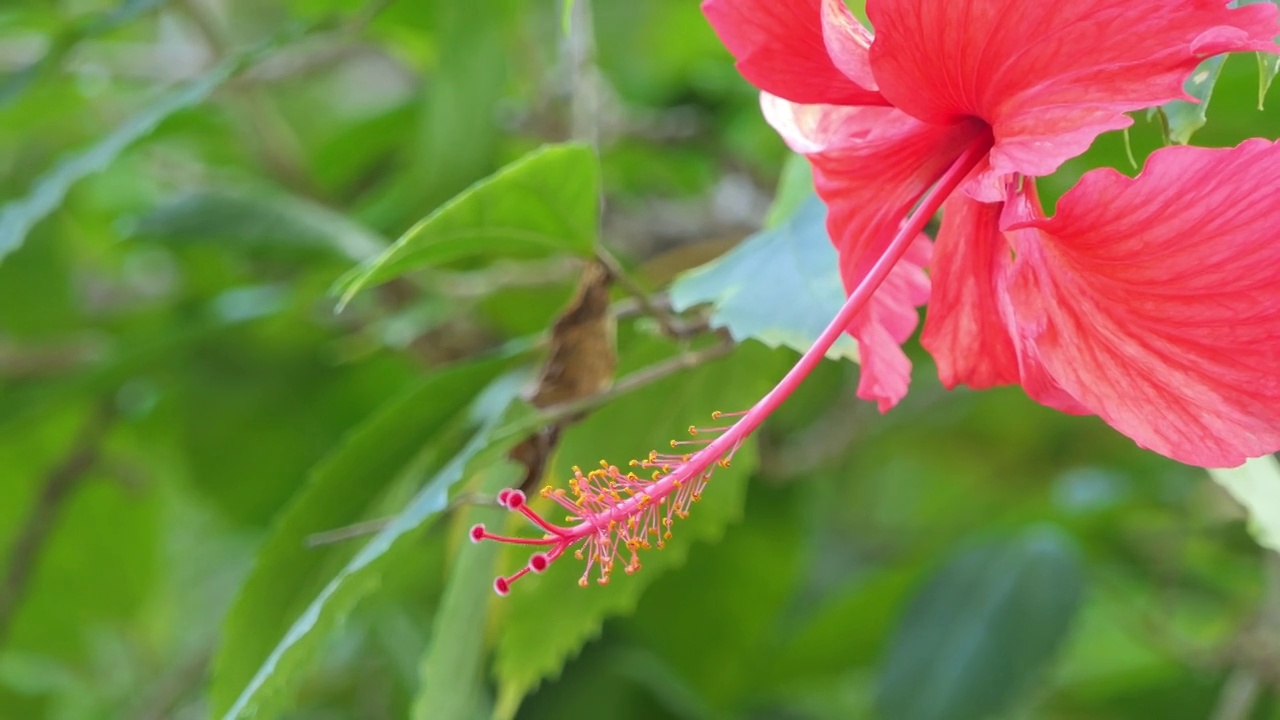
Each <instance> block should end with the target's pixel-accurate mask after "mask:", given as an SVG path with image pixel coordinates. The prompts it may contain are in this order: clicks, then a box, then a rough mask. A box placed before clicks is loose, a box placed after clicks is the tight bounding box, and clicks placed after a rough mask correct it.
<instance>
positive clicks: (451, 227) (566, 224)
mask: <svg viewBox="0 0 1280 720" xmlns="http://www.w3.org/2000/svg"><path fill="white" fill-rule="evenodd" d="M599 212H600V175H599V170H598V168H597V164H596V158H595V153H594V152H592V150H591V149H590V148H589V147H587V146H585V145H572V144H571V145H550V146H546V147H543V148H541V149H539V150H536V151H534V152H532V153H530V154H528V155H526V156H524V157H523V158H521V159H520V160H517V161H516V162H514V163H512V164H510V165H508V166H506V167H505V168H503V169H502V170H499V171H498V172H497V173H496V174H494V175H492V176H490V177H488V178H485V179H484V180H481V181H480V182H478V183H476V184H475V185H472V186H471V187H470V188H468V189H467V190H465V191H463V193H462V194H461V195H458V196H457V197H455V198H454V199H452V200H450V201H449V202H448V203H446V204H445V205H443V206H442V207H440V208H439V209H438V210H436V211H435V212H433V213H431V214H430V215H428V216H427V217H426V218H425V219H424V220H422V221H421V222H419V223H418V224H417V225H414V226H413V227H412V228H410V229H409V231H408V232H407V233H405V234H404V235H403V236H401V238H400V239H399V240H397V241H396V242H395V244H394V245H392V246H391V247H390V248H389V249H388V250H387V251H386V252H384V253H383V254H382V255H380V256H379V257H377V258H375V259H374V260H373V261H371V262H369V263H367V264H365V265H363V266H361V267H358V268H356V269H355V270H353V271H352V272H350V273H348V274H347V275H346V276H344V277H343V278H342V279H341V280H339V281H338V290H339V291H340V292H341V293H342V302H343V303H344V304H345V303H346V302H347V301H349V300H350V299H351V298H352V297H353V296H355V294H356V293H358V292H360V291H361V290H363V289H364V288H366V287H369V286H371V285H377V284H379V283H383V282H386V281H387V280H390V279H392V278H394V277H397V276H399V275H402V274H404V273H406V272H409V271H411V270H414V269H416V268H421V267H426V266H430V265H436V264H439V263H443V262H449V261H452V260H457V259H459V258H464V257H470V256H475V255H483V256H486V257H495V256H499V255H505V254H525V255H527V254H529V253H531V252H532V253H534V254H538V255H546V254H550V253H555V252H571V253H575V254H578V255H584V256H585V255H590V254H591V253H592V252H593V249H594V248H595V243H596V235H597V225H598V223H599Z"/></svg>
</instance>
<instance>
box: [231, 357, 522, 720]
mask: <svg viewBox="0 0 1280 720" xmlns="http://www.w3.org/2000/svg"><path fill="white" fill-rule="evenodd" d="M499 367H500V366H495V365H494V364H493V363H485V364H481V365H476V366H470V367H465V368H461V369H458V370H456V371H452V372H447V373H444V374H441V375H438V376H435V377H433V378H431V379H429V380H427V381H426V382H425V383H424V384H423V385H422V386H421V387H420V388H418V389H417V390H415V391H414V392H412V393H409V394H408V395H406V396H405V397H403V398H400V399H398V400H396V401H394V402H392V403H391V404H390V405H389V406H388V407H387V408H386V410H385V411H383V412H381V413H379V414H378V415H377V416H375V417H373V418H372V419H370V420H369V421H368V422H367V423H366V424H365V425H363V426H362V427H360V428H359V429H357V430H356V431H355V432H354V433H352V435H351V437H350V438H348V440H347V441H346V442H345V443H343V445H342V446H341V447H339V448H338V449H337V450H335V451H334V454H333V455H332V456H330V457H329V458H328V459H327V460H325V461H324V462H322V463H321V464H320V465H319V466H318V467H317V469H316V471H315V473H314V474H313V476H312V478H311V480H310V482H309V485H308V487H307V488H306V489H304V490H303V492H302V495H301V496H300V497H299V498H298V500H297V501H296V502H295V503H294V504H293V505H292V506H291V507H290V508H289V509H288V510H287V511H285V513H284V514H283V516H282V519H281V521H280V522H279V523H278V525H277V526H276V528H275V529H274V530H273V533H272V536H271V538H270V539H269V540H268V542H267V543H266V545H265V546H264V548H263V550H262V552H261V553H260V554H259V557H258V563H257V565H256V567H255V568H254V571H253V574H252V575H251V576H250V578H249V580H248V582H247V583H246V584H245V587H244V589H243V590H242V591H241V593H240V595H239V597H238V598H237V600H236V602H235V605H234V607H233V608H232V610H231V613H230V614H229V616H228V618H227V621H226V624H225V627H224V632H223V646H222V647H221V648H220V651H219V653H218V656H217V659H216V663H215V666H214V673H213V681H212V686H211V688H210V699H211V704H212V708H213V714H214V715H215V716H221V717H223V718H227V719H228V720H229V719H230V718H236V717H241V716H244V715H247V714H250V713H251V711H256V712H261V713H264V714H266V715H267V716H271V715H272V714H273V713H272V712H271V710H272V709H274V708H277V707H278V703H282V699H281V698H280V697H279V696H280V695H281V694H283V693H284V692H286V691H287V690H288V689H290V687H291V686H290V678H291V675H292V673H294V672H296V671H297V669H298V668H299V667H300V666H301V665H302V664H303V663H304V662H305V661H306V660H307V658H308V657H309V656H310V654H311V653H312V652H313V651H314V650H315V648H316V646H317V644H318V643H319V642H320V640H321V639H322V638H323V637H324V635H325V634H326V633H328V632H329V631H330V630H332V629H333V628H334V627H336V626H337V625H338V623H339V622H340V621H341V619H342V618H343V617H344V616H345V615H346V613H348V612H349V611H350V610H351V609H352V608H353V607H354V606H355V604H356V603H357V602H358V601H359V600H360V599H361V598H362V597H364V596H365V595H366V594H367V593H368V592H369V591H370V590H371V589H372V588H373V587H374V585H376V583H377V580H378V576H379V574H380V570H381V568H380V563H379V562H378V561H379V560H380V559H382V558H383V556H384V555H386V553H387V552H388V551H389V550H390V549H391V548H392V546H393V545H394V544H395V543H396V542H397V541H398V540H400V539H401V537H403V536H404V535H405V534H406V533H408V532H409V531H411V530H414V529H416V528H418V527H421V526H423V525H425V524H426V523H428V522H434V521H435V520H437V519H438V518H439V515H440V512H441V511H442V510H444V508H445V506H446V505H447V503H448V498H449V491H450V489H451V488H452V487H453V485H454V484H456V483H457V482H458V481H459V480H461V479H462V477H463V474H464V471H465V470H466V467H467V463H468V462H469V461H470V460H471V459H472V458H473V457H474V456H476V455H477V454H478V453H479V452H480V451H482V450H484V449H485V448H486V447H487V446H488V445H489V444H490V442H491V439H492V435H493V433H494V430H495V429H496V428H497V427H498V424H499V423H500V421H501V419H502V417H503V414H504V412H505V410H506V408H507V407H508V406H509V405H510V404H511V402H512V401H513V400H514V399H515V397H516V394H517V391H518V390H519V387H520V384H521V378H519V377H515V376H504V377H502V378H499V379H498V380H497V381H495V382H494V383H493V384H491V385H490V386H489V387H488V388H487V389H486V390H485V391H484V392H483V393H481V394H480V396H479V397H477V398H476V399H475V400H474V401H472V402H470V403H468V402H467V401H468V400H469V399H470V398H471V397H473V395H474V394H475V393H476V392H477V391H478V390H479V388H480V387H482V386H483V383H484V382H485V381H486V380H488V378H490V377H492V376H493V374H494V373H495V372H496V371H497V370H498V369H499ZM464 408H467V409H466V410H465V411H464ZM464 412H465V414H466V417H465V423H466V425H469V426H470V427H471V428H472V429H473V432H472V433H471V436H470V439H469V440H467V441H466V444H465V445H464V446H463V447H462V449H461V450H459V451H457V453H456V454H453V455H452V456H451V457H450V455H449V454H448V453H443V454H442V460H443V458H448V461H447V462H444V463H443V464H442V466H441V467H440V469H439V470H438V471H437V472H435V474H434V476H433V477H432V478H431V480H430V481H429V482H428V483H426V484H425V486H423V488H422V489H421V490H420V491H419V492H418V493H417V494H416V495H415V496H414V497H413V499H412V500H411V501H410V502H409V503H408V505H407V506H406V507H405V508H404V509H403V510H402V511H401V512H400V513H399V514H397V515H396V517H395V518H394V519H393V520H392V521H391V522H390V524H388V525H387V526H386V527H385V528H383V529H382V530H381V531H379V532H378V533H377V534H375V535H374V536H373V537H372V539H370V540H369V541H368V543H366V544H365V545H364V546H363V547H362V548H361V549H360V550H359V551H358V552H357V553H356V554H355V555H354V557H352V558H351V559H350V560H349V561H348V562H346V564H345V565H344V566H343V567H342V568H341V570H339V571H338V572H337V574H336V575H335V576H333V577H332V578H329V579H324V578H318V577H316V573H318V571H319V568H320V567H321V563H322V559H321V558H318V557H315V556H314V555H315V554H314V551H308V550H306V548H305V546H304V543H303V541H304V538H306V537H307V535H309V534H311V533H314V532H318V531H321V530H329V529H332V528H334V527H337V526H340V525H344V524H347V523H349V522H351V521H352V520H353V519H356V518H357V517H359V513H360V512H361V511H362V510H363V509H364V508H366V507H367V506H368V505H369V504H370V503H371V502H373V500H374V499H375V498H376V496H377V494H378V492H379V490H380V489H381V487H382V486H381V485H380V481H381V482H385V481H386V480H387V479H388V478H391V477H394V476H396V475H398V474H400V473H403V472H405V471H406V470H409V469H412V466H413V465H414V464H415V461H416V460H417V459H418V458H419V457H420V456H422V454H423V453H424V452H427V451H429V450H430V449H431V448H430V445H429V444H430V443H431V441H432V439H433V438H435V437H436V436H437V435H438V434H439V433H441V432H442V431H443V430H444V429H445V427H446V424H448V423H449V422H450V421H451V420H453V419H454V417H455V416H456V415H458V414H460V413H464ZM424 445H427V446H428V447H427V448H426V449H425V450H424ZM309 553H311V554H309Z"/></svg>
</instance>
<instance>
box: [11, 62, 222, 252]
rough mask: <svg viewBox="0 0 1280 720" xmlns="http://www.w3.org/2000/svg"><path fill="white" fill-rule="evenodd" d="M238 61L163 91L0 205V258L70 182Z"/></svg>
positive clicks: (200, 93)
mask: <svg viewBox="0 0 1280 720" xmlns="http://www.w3.org/2000/svg"><path fill="white" fill-rule="evenodd" d="M238 67H239V63H238V62H225V63H222V64H220V65H218V66H217V67H215V68H214V69H213V70H210V71H209V72H207V73H205V74H204V75H203V76H201V77H200V78H199V79H197V80H193V81H192V82H190V83H187V84H186V85H183V86H182V87H180V88H178V89H176V90H172V91H170V92H168V93H166V94H164V95H162V96H161V97H160V98H159V99H158V100H156V101H155V102H154V103H152V104H151V105H150V106H149V107H147V108H146V109H145V110H143V111H142V112H140V113H138V114H137V115H135V116H134V117H132V118H130V119H129V120H128V121H127V122H125V123H124V124H123V125H121V126H120V127H118V128H116V130H115V131H113V132H111V133H109V134H108V135H107V136H106V137H104V138H102V139H101V140H99V141H98V142H96V143H94V144H93V145H91V146H90V147H89V148H87V149H85V150H82V151H80V152H77V153H74V154H72V155H69V156H67V157H65V158H63V159H62V160H61V161H59V162H58V164H57V165H55V166H54V167H53V169H51V170H50V171H49V172H47V173H45V174H44V175H43V176H42V177H41V178H40V179H39V180H36V182H35V185H34V186H32V188H31V192H29V193H28V194H27V196H26V197H24V198H20V199H18V200H15V201H13V202H11V203H8V204H6V205H4V206H3V207H0V259H3V258H4V256H6V255H8V254H9V253H11V252H13V251H14V250H17V249H18V248H19V247H21V246H22V242H23V240H25V239H26V237H27V233H29V232H30V231H31V228H33V227H35V225H36V223H38V222H40V221H41V220H43V219H44V218H46V217H47V216H48V215H49V214H50V213H52V212H53V211H54V210H56V209H57V208H58V206H60V205H61V204H62V201H63V200H64V199H65V198H66V196H67V192H68V191H70V189H71V186H72V185H75V184H76V183H77V182H79V181H80V180H82V179H84V178H85V177H87V176H89V175H92V174H93V173H96V172H99V171H101V170H102V169H104V168H106V167H107V166H108V165H110V164H111V163H112V162H113V161H114V160H115V159H116V158H117V157H118V156H119V155H120V153H122V152H124V150H125V149H126V148H128V147H129V146H130V145H133V144H134V143H135V142H137V141H139V140H141V139H142V138H144V137H146V136H147V135H149V134H151V132H152V131H153V130H155V129H156V127H157V126H159V125H160V123H161V122H164V120H165V119H167V118H168V117H169V116H170V115H173V114H174V113H176V112H178V111H179V110H184V109H186V108H189V107H192V106H193V105H197V104H199V103H201V102H204V99H205V98H207V97H209V94H210V93H212V92H213V91H214V90H215V89H217V88H218V86H220V85H221V84H222V83H224V82H226V81H227V80H228V79H229V78H230V77H231V76H232V75H233V74H234V72H235V71H236V69H237V68H238Z"/></svg>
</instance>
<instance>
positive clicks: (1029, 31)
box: [867, 0, 1280, 200]
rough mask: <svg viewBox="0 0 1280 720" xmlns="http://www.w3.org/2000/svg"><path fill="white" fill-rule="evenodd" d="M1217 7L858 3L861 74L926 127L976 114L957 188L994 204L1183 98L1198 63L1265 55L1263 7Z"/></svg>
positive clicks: (1108, 1) (1206, 1)
mask: <svg viewBox="0 0 1280 720" xmlns="http://www.w3.org/2000/svg"><path fill="white" fill-rule="evenodd" d="M1226 5H1227V3H1226V2H1225V1H1224V0H1183V1H1181V2H1168V0H1123V1H1117V0H1058V1H1057V2H1008V1H1007V0H972V1H970V2H956V0H917V1H916V2H901V1H897V0H868V2H867V13H868V14H869V15H870V17H871V21H872V24H873V25H874V26H875V28H876V36H875V43H874V44H873V45H872V48H871V64H872V68H873V69H874V70H875V76H876V79H877V80H878V81H879V85H880V90H881V92H882V93H883V94H884V96H885V97H886V98H888V99H889V101H890V102H891V103H893V104H894V105H895V106H897V107H899V108H902V109H903V110H904V111H906V112H908V113H910V114H911V115H914V116H915V117H917V118H920V119H922V120H926V121H929V122H953V121H955V119H957V118H961V117H969V116H977V117H979V118H982V119H983V120H984V121H986V122H988V123H990V125H991V126H992V129H993V132H994V134H995V141H996V143H995V147H994V148H993V149H992V151H991V168H990V171H989V173H987V174H986V176H985V177H981V178H979V179H978V180H976V181H975V182H974V183H972V184H971V185H970V187H969V190H970V192H972V193H974V194H975V196H977V197H980V198H981V199H985V200H999V199H1001V197H1000V190H999V188H1000V185H1001V184H1000V182H999V181H998V177H999V176H1003V175H1007V174H1009V173H1015V172H1017V173H1022V174H1024V175H1032V176H1038V175H1047V174H1049V173H1051V172H1053V171H1054V170H1056V169H1057V168H1058V166H1059V165H1061V164H1062V162H1063V161H1064V160H1066V159H1068V158H1071V157H1074V156H1076V155H1078V154H1080V153H1081V152H1083V151H1084V150H1085V149H1087V148H1088V147H1089V145H1090V144H1091V143H1092V142H1093V140H1094V138H1096V137H1097V136H1098V135H1099V134H1101V133H1103V132H1106V131H1108V130H1114V129H1118V128H1122V127H1127V126H1128V125H1129V124H1130V123H1131V122H1132V121H1131V120H1130V119H1129V118H1127V117H1125V115H1124V114H1123V113H1125V112H1127V111H1130V110H1136V109H1139V108H1144V107H1150V106H1154V105H1159V104H1161V103H1164V102H1167V101H1169V100H1173V99H1177V98H1185V97H1186V95H1185V93H1184V92H1183V90H1182V85H1183V81H1184V80H1185V79H1186V77H1187V75H1188V74H1190V72H1191V71H1192V70H1193V69H1194V68H1195V67H1196V65H1197V64H1198V63H1199V62H1200V61H1201V60H1203V59H1205V58H1206V57H1209V56H1212V55H1217V54H1219V53H1223V52H1234V51H1242V50H1260V51H1268V52H1275V51H1276V46H1275V44H1274V43H1273V42H1272V38H1274V37H1275V36H1276V35H1277V34H1278V33H1280V24H1277V21H1276V8H1275V6H1273V5H1271V4H1270V3H1263V4H1256V5H1248V6H1246V7H1242V8H1239V9H1228V8H1227V7H1226Z"/></svg>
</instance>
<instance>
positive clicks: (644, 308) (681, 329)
mask: <svg viewBox="0 0 1280 720" xmlns="http://www.w3.org/2000/svg"><path fill="white" fill-rule="evenodd" d="M596 259H597V260H598V261H599V262H600V264H601V265H603V266H604V267H605V269H606V270H608V271H609V277H610V279H612V280H613V281H614V282H616V283H617V284H618V286H619V287H621V288H622V289H623V290H626V291H627V294H628V295H630V296H631V297H632V298H633V299H634V300H635V302H636V304H637V305H638V306H639V308H640V311H641V312H642V313H644V314H645V315H648V316H649V317H651V318H653V319H654V320H655V321H657V323H658V327H660V328H662V332H664V333H666V334H667V335H668V336H669V337H671V338H673V339H676V340H684V339H687V338H689V337H692V336H694V335H697V334H699V333H701V332H703V331H705V330H706V327H705V325H691V324H688V323H685V322H682V321H681V320H680V319H679V318H677V317H676V316H675V315H673V314H671V311H670V310H669V309H668V308H667V307H666V306H665V305H663V304H661V303H658V302H655V301H654V300H653V298H652V297H650V296H649V293H648V292H646V291H645V289H644V288H642V287H640V284H639V283H637V282H636V281H635V280H634V279H633V278H632V277H631V276H630V275H629V274H628V273H627V271H626V270H625V269H623V267H622V263H620V262H618V258H617V257H615V256H614V255H613V253H611V252H609V250H608V249H607V248H605V247H604V246H597V247H596Z"/></svg>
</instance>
